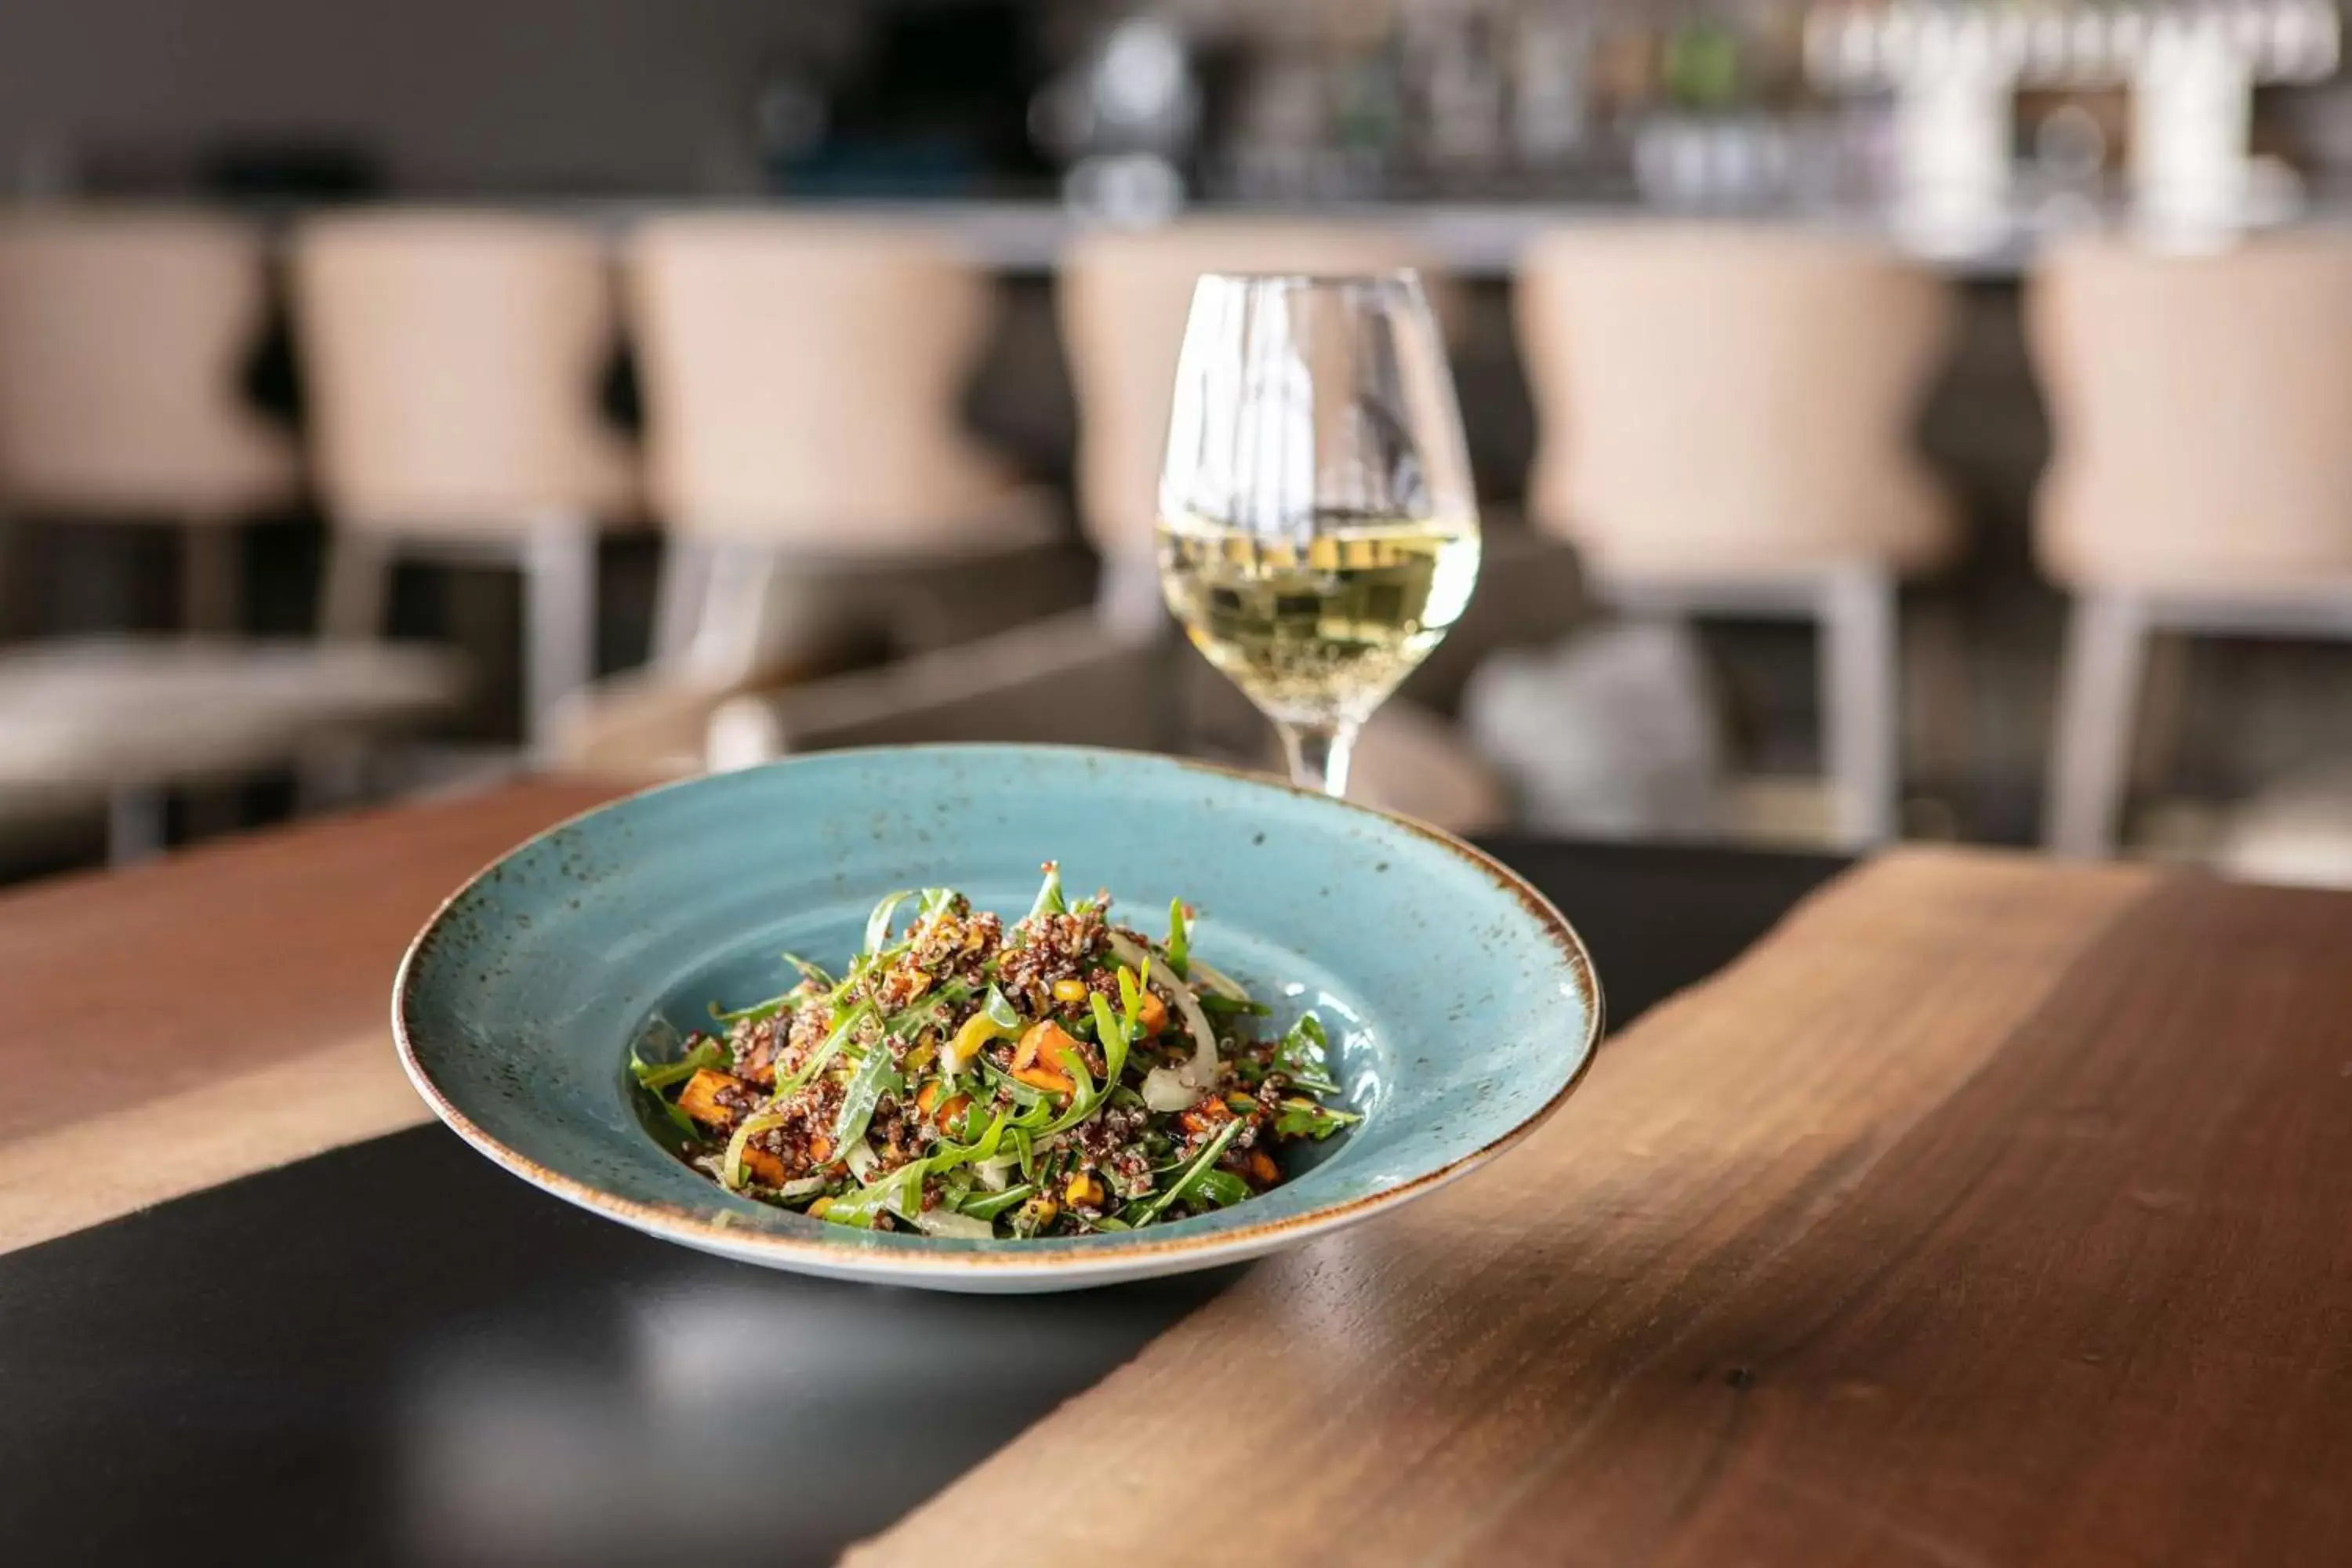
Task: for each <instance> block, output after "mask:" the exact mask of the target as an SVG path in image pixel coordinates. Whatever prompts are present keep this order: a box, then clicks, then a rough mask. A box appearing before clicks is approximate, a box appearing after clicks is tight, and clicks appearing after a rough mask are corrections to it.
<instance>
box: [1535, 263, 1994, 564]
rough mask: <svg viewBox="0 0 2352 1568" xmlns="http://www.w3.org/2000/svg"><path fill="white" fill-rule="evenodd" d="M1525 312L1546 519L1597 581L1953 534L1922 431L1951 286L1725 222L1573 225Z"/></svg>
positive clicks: (1540, 517) (1885, 558) (1817, 558)
mask: <svg viewBox="0 0 2352 1568" xmlns="http://www.w3.org/2000/svg"><path fill="white" fill-rule="evenodd" d="M1517 307H1518V317H1519V335H1520V342H1521V348H1522V352H1523V354H1524V357H1525V359H1526V362H1527V365H1528V380H1529V383H1530V385H1531V387H1532V389H1533V392H1534V395H1535V403H1536V412H1537V419H1538V456H1537V459H1536V465H1535V471H1534V473H1533V475H1532V476H1531V478H1530V480H1529V487H1528V489H1529V507H1530V510H1531V512H1532V513H1533V515H1534V518H1535V520H1536V521H1537V522H1538V524H1539V525H1541V526H1543V527H1546V528H1549V529H1553V530H1556V531H1562V532H1565V533H1567V534H1568V535H1569V536H1570V537H1571V538H1573V539H1574V540H1575V541H1576V542H1578V543H1579V545H1580V547H1581V548H1582V549H1583V550H1584V552H1586V553H1587V555H1588V556H1590V557H1591V559H1592V560H1593V561H1594V562H1595V563H1597V564H1599V565H1601V567H1602V568H1603V569H1604V570H1611V569H1615V570H1628V571H1632V572H1635V573H1641V574H1693V575H1706V574H1711V575H1723V574H1740V573H1743V572H1748V571H1758V570H1762V571H1769V570H1778V569H1781V568H1790V567H1805V566H1817V565H1821V564H1823V563H1834V562H1838V561H1862V562H1869V563H1877V564H1882V565H1886V566H1891V567H1894V568H1895V569H1897V570H1912V569H1916V568H1919V567H1923V566H1927V565H1929V564H1932V563H1934V561H1935V560H1936V559H1937V557H1939V556H1940V555H1942V554H1943V553H1944V552H1946V551H1947V550H1948V548H1949V547H1950V544H1951V542H1952V541H1951V523H1950V518H1949V513H1948V508H1947V505H1946V502H1945V499H1944V497H1943V496H1942V495H1941V493H1940V492H1939V491H1938V489H1937V487H1936V486H1935V484H1934V483H1933V482H1932V480H1931V479H1930V477H1929V475H1928V474H1927V471H1926V469H1925V468H1924V467H1923V466H1922V464H1921V463H1920V461H1919V459H1918V458H1917V457H1916V454H1915V452H1914V450H1913V447H1912V439H1911V437H1912V426H1913V424H1914V422H1915V421H1916V417H1917V415H1918V411H1919V407H1920V405H1921V402H1922V400H1923V398H1924V397H1925V395H1926V393H1927V387H1928V384H1929V379H1930V377H1931V376H1932V375H1933V374H1935V373H1936V371H1937V368H1938V366H1939V364H1940V363H1941V360H1942V356H1943V353H1944V351H1945V349H1946V346H1947V342H1948V337H1949V334H1950V331H1951V329H1952V325H1953V310H1952V303H1951V300H1950V299H1949V297H1948V292H1947V290H1946V289H1944V288H1943V286H1942V285H1941V284H1940V283H1939V282H1938V281H1937V279H1934V278H1932V277H1930V276H1928V275H1927V273H1926V272H1924V271H1922V270H1920V269H1918V268H1914V267H1911V266H1908V265H1906V264H1905V263H1904V262H1902V261H1901V260H1899V259H1897V258H1895V257H1892V256H1890V255H1888V254H1886V253H1885V251H1884V250H1883V249H1882V248H1880V247H1876V246H1874V245H1871V244H1867V243H1864V242H1861V241H1853V240H1846V239H1842V238H1837V237H1826V236H1818V235H1807V234H1801V233H1798V232H1794V231H1769V230H1761V229H1743V228H1735V227H1729V226H1706V227H1697V226H1667V225H1627V226H1608V227H1592V228H1585V229H1576V230H1570V231H1561V232H1559V233H1555V234H1553V235H1549V236H1547V237H1544V238H1542V239H1540V240H1538V242H1537V243H1536V244H1535V245H1534V246H1532V247H1530V248H1529V250H1528V254H1527V256H1526V257H1525V258H1524V259H1523V261H1522V264H1521V268H1520V272H1519V282H1518V296H1517Z"/></svg>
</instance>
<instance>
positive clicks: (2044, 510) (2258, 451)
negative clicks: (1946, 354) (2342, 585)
mask: <svg viewBox="0 0 2352 1568" xmlns="http://www.w3.org/2000/svg"><path fill="white" fill-rule="evenodd" d="M2027 326H2028V331H2029V334H2030V338H2031V344H2032V351H2033V355H2034V360H2035V363H2036V367H2037V369H2038V372H2039V374H2040V375H2041V378H2042V387H2043V392H2044V395H2045V396H2046V398H2047V400H2048V403H2049V406H2050V418H2051V424H2052V426H2053V436H2054V440H2055V447H2054V452H2053V459H2052V462H2051V465H2050V468H2049V469H2048V471H2047V472H2046V473H2045V475H2044V477H2043V479H2042V490H2041V495H2040V499H2039V504H2038V507H2037V516H2036V519H2035V549H2036V552H2037V553H2038V554H2039V555H2040V557H2041V559H2042V564H2043V567H2044V569H2045V570H2046V571H2048V572H2049V573H2050V574H2051V575H2052V576H2053V577H2055V578H2057V579H2059V580H2060V581H2062V582H2063V583H2066V584H2069V585H2071V586H2077V587H2083V586H2095V585H2118V586H2146V587H2163V586H2179V587H2191V588H2199V589H2207V590H2210V589H2214V588H2225V587H2229V586H2233V585H2244V586H2266V585H2294V584H2301V583H2305V582H2306V581H2308V580H2309V579H2311V578H2313V577H2315V576H2325V575H2329V574H2334V575H2337V576H2341V575H2343V574H2352V239H2347V238H2344V237H2336V236H2332V235H2325V234H2312V235H2299V236H2296V237H2292V238H2279V239H2274V240H2263V241H2256V242H2253V243H2250V244H2248V245H2246V246H2244V247H2242V248H2239V249H2236V250H2233V251H2230V252H2227V253H2225V254H2222V255H2219V256H2210V257H2176V256H2162V255H2156V254H2152V253H2149V252H2147V251H2145V250H2143V249H2140V248H2137V247H2134V246H2132V245H2131V244H2129V243H2128V242H2126V241H2120V240H2118V241H2106V240H2100V241H2084V242H2078V243H2074V244H2069V245H2066V246H2063V247H2060V248H2059V249H2058V250H2057V251H2055V252H2054V253H2053V254H2052V255H2051V256H2050V257H2049V258H2047V259H2046V260H2044V261H2043V262H2042V264H2041V265H2040V266H2039V267H2038V268H2036V269H2035V271H2034V274H2033V276H2032V279H2031V281H2030V284H2029V292H2028V298H2027Z"/></svg>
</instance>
